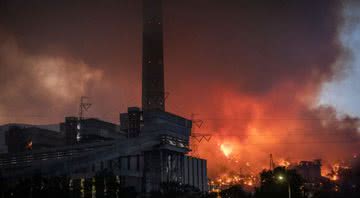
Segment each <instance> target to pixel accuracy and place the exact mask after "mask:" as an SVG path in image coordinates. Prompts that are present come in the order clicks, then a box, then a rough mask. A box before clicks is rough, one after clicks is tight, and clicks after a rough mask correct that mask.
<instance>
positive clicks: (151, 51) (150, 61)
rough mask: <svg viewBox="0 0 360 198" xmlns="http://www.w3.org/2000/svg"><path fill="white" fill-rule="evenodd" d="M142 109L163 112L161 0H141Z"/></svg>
mask: <svg viewBox="0 0 360 198" xmlns="http://www.w3.org/2000/svg"><path fill="white" fill-rule="evenodd" d="M142 108H143V110H144V111H165V98H164V59H163V26H162V0H143V62H142Z"/></svg>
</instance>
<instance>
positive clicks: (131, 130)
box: [0, 0, 208, 193]
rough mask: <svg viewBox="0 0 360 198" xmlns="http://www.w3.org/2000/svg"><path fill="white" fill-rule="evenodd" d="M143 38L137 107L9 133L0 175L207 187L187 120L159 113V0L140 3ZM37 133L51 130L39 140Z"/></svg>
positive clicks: (142, 187)
mask: <svg viewBox="0 0 360 198" xmlns="http://www.w3.org/2000/svg"><path fill="white" fill-rule="evenodd" d="M142 39H143V52H142V53H143V60H142V108H139V107H129V108H128V112H125V113H120V116H119V117H120V124H119V125H117V124H113V123H109V122H105V121H102V120H99V119H94V118H89V119H83V118H78V117H66V118H65V121H64V122H63V123H61V124H60V132H59V133H56V132H50V131H44V130H40V129H39V130H37V129H35V128H23V129H20V128H18V129H13V131H8V133H7V134H8V135H7V145H8V148H9V152H8V153H6V154H0V168H1V169H0V170H1V171H0V175H1V176H2V177H3V178H13V177H26V176H31V175H33V174H34V173H35V172H36V173H38V174H42V175H64V174H65V175H68V176H71V177H73V178H91V177H93V176H94V175H95V174H96V173H97V172H99V171H103V170H110V171H111V172H112V173H113V174H115V175H117V176H119V178H120V181H121V184H122V185H123V186H133V187H135V188H136V190H137V191H138V192H143V193H147V192H152V191H157V190H159V188H160V185H161V184H162V183H166V182H177V183H179V184H188V185H191V186H194V187H196V188H198V189H199V190H200V191H203V192H206V191H208V186H207V185H208V184H207V182H208V179H207V164H206V160H204V159H199V158H195V157H191V156H188V155H187V154H188V153H189V152H190V148H189V141H190V136H191V129H192V121H191V120H188V119H186V118H183V117H180V116H177V115H174V114H172V113H169V112H166V111H165V91H164V89H165V83H164V61H163V27H162V1H161V0H143V38H142ZM14 131H17V132H16V133H14ZM29 131H32V132H31V133H29ZM35 131H38V132H39V133H40V132H41V134H46V133H49V134H50V133H51V134H56V135H54V136H53V137H49V138H48V139H46V138H45V136H44V137H43V139H40V138H37V136H36V132H35ZM44 142H47V143H49V144H50V145H51V146H48V145H45V144H42V143H44ZM19 143H20V144H19ZM30 143H31V145H32V148H31V149H29V147H28V146H29V144H30ZM14 145H20V146H15V147H14V148H13V146H14ZM40 145H41V146H40Z"/></svg>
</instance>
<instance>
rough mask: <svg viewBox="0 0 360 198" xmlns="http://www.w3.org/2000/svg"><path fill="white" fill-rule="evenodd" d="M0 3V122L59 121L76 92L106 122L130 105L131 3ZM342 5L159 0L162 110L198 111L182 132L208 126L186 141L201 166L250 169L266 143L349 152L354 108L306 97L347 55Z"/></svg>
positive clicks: (134, 61) (286, 149) (288, 151)
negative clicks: (202, 138) (193, 142)
mask: <svg viewBox="0 0 360 198" xmlns="http://www.w3.org/2000/svg"><path fill="white" fill-rule="evenodd" d="M0 6H1V7H0V8H1V9H0V13H1V14H0V16H1V17H0V22H1V24H0V27H1V28H2V29H3V30H4V32H5V31H6V34H5V33H4V34H1V37H2V38H1V39H0V57H1V59H0V71H1V72H0V77H1V78H0V92H1V94H0V104H1V105H0V115H1V116H2V117H0V123H6V122H15V121H17V122H20V121H21V122H32V123H38V122H42V123H46V122H59V121H61V120H62V118H63V117H64V116H66V115H68V114H74V113H76V112H77V106H78V100H79V97H80V96H81V95H88V96H90V98H91V100H92V102H93V106H92V107H91V109H90V111H89V114H88V116H96V117H100V118H102V119H105V120H109V121H112V122H116V123H118V112H120V111H125V109H126V107H127V106H134V105H139V104H140V92H141V91H140V89H141V83H140V80H141V27H142V26H141V24H142V21H141V1H138V0H137V1H125V0H124V1H120V2H119V1H104V2H102V3H99V2H97V3H95V2H93V1H83V2H82V1H76V2H73V1H65V2H62V3H60V2H58V3H53V2H52V3H46V2H43V1H34V2H33V3H28V2H21V1H4V2H3V3H1V4H0ZM342 8H343V5H342V4H341V3H340V2H338V1H325V0H324V1H301V2H299V1H281V0H279V1H271V2H269V1H226V2H222V3H221V4H220V3H219V2H217V1H204V0H201V1H190V0H188V1H175V0H174V1H164V36H165V38H164V40H165V43H164V48H165V61H164V62H165V75H166V76H165V80H166V90H167V91H168V92H169V93H170V95H169V97H168V99H167V101H166V105H167V111H170V112H174V113H177V114H180V115H182V116H185V117H187V118H190V115H191V114H192V113H195V114H196V118H198V119H202V120H204V125H203V126H202V127H201V128H195V129H194V130H195V132H199V133H210V134H213V137H212V139H211V141H210V142H201V143H200V144H199V149H198V153H199V155H200V157H204V158H207V159H208V161H209V162H208V164H209V172H210V175H211V176H215V175H217V174H221V173H223V172H226V171H230V170H238V169H239V168H240V167H244V166H246V164H247V165H249V164H250V165H251V169H252V170H253V171H254V172H256V171H257V170H260V169H262V168H265V167H266V165H267V164H268V156H269V154H270V153H272V154H273V155H274V158H275V159H280V158H288V159H291V160H294V161H296V160H304V159H305V160H311V159H313V158H323V159H324V160H325V161H328V162H331V161H334V160H340V159H349V158H351V156H352V154H353V152H356V151H357V150H356V146H359V143H357V141H358V140H359V131H358V130H359V120H358V118H353V117H350V116H347V115H339V114H338V113H337V112H336V110H335V109H334V108H332V107H331V106H318V97H319V92H320V91H321V89H322V86H323V84H324V83H326V82H331V81H332V80H334V79H336V78H337V77H338V75H342V71H344V70H345V69H347V68H346V67H345V66H344V65H342V64H335V63H337V61H338V60H339V58H341V59H344V58H346V57H347V51H346V50H345V49H344V48H343V46H342V44H341V43H340V41H339V39H338V35H339V31H341V27H342V24H343V20H344V18H343V15H342ZM3 35H10V38H12V39H9V37H7V38H5V37H4V36H3ZM4 38H5V39H4ZM49 109H54V110H53V111H49ZM8 115H15V116H12V117H9V116H8ZM33 115H46V116H45V117H41V118H39V117H34V116H33ZM222 144H226V147H231V153H229V154H228V156H225V155H224V153H223V152H222V151H221V145H222ZM214 156H215V157H214ZM215 159H216V160H215ZM219 159H221V160H219ZM246 167H247V166H246Z"/></svg>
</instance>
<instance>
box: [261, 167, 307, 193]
mask: <svg viewBox="0 0 360 198" xmlns="http://www.w3.org/2000/svg"><path fill="white" fill-rule="evenodd" d="M260 181H261V185H260V187H259V188H257V189H256V193H255V195H256V197H257V198H268V197H277V198H282V197H284V198H287V197H288V186H289V185H290V189H291V197H292V198H298V197H302V193H301V190H300V187H301V186H302V185H303V179H302V178H301V176H300V175H299V174H297V173H296V171H295V170H286V169H285V168H284V167H277V168H275V169H274V170H273V171H271V170H264V171H262V172H261V173H260Z"/></svg>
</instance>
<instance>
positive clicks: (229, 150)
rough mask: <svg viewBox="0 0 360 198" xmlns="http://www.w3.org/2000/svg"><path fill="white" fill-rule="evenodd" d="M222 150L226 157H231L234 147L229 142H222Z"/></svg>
mask: <svg viewBox="0 0 360 198" xmlns="http://www.w3.org/2000/svg"><path fill="white" fill-rule="evenodd" d="M220 149H221V151H222V152H223V153H224V155H225V156H226V157H229V155H230V154H231V153H232V151H233V148H232V146H231V145H229V144H221V145H220Z"/></svg>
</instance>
